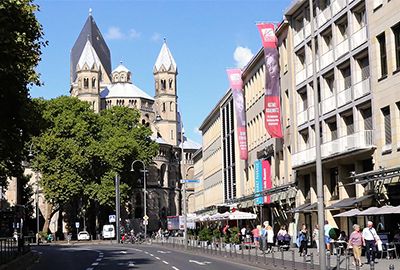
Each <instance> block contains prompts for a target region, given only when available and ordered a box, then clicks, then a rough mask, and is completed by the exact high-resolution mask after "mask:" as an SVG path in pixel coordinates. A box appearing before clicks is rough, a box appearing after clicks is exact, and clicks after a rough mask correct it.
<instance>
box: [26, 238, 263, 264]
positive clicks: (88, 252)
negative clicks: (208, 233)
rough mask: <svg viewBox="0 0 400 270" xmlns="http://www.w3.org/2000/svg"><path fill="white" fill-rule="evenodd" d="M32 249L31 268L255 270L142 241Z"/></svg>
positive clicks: (37, 247) (51, 246)
mask: <svg viewBox="0 0 400 270" xmlns="http://www.w3.org/2000/svg"><path fill="white" fill-rule="evenodd" d="M32 251H33V252H38V253H39V254H40V260H39V262H37V263H35V264H34V265H32V267H31V268H30V269H31V270H50V269H52V270H53V269H56V270H67V269H68V270H69V269H73V270H79V269H82V270H106V269H107V270H109V269H121V270H122V269H151V270H158V269H160V270H164V269H165V270H167V269H168V270H185V269H188V270H197V269H201V270H205V269H207V270H208V269H215V270H221V269H229V270H239V269H240V270H243V269H252V270H253V269H257V268H255V267H254V266H248V265H245V264H237V263H235V262H231V260H230V259H227V258H225V259H221V258H219V259H218V258H215V257H211V256H208V257H207V256H202V255H201V254H191V253H184V252H182V251H179V250H174V249H168V248H164V247H161V246H152V245H144V244H143V245H130V244H125V245H115V244H114V245H111V244H110V243H107V242H102V243H94V244H92V243H75V244H70V245H49V246H34V247H32Z"/></svg>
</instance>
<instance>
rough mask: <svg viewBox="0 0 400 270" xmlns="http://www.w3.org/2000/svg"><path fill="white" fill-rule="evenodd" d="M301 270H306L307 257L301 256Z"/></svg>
mask: <svg viewBox="0 0 400 270" xmlns="http://www.w3.org/2000/svg"><path fill="white" fill-rule="evenodd" d="M303 254H304V253H303ZM303 269H304V270H307V256H306V255H303Z"/></svg>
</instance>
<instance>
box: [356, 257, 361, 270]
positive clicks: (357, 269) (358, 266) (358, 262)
mask: <svg viewBox="0 0 400 270" xmlns="http://www.w3.org/2000/svg"><path fill="white" fill-rule="evenodd" d="M356 270H360V261H359V260H358V259H357V260H356Z"/></svg>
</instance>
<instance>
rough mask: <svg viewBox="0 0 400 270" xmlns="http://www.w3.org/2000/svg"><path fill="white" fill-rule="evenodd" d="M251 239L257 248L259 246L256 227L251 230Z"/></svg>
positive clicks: (258, 234) (258, 232)
mask: <svg viewBox="0 0 400 270" xmlns="http://www.w3.org/2000/svg"><path fill="white" fill-rule="evenodd" d="M252 232H253V237H254V245H256V246H259V245H260V231H259V230H258V228H257V227H255V228H254V229H253V231H252Z"/></svg>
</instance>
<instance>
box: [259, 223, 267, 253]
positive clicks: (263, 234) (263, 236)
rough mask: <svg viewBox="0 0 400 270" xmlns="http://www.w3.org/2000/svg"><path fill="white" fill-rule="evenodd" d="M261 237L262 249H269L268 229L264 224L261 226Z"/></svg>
mask: <svg viewBox="0 0 400 270" xmlns="http://www.w3.org/2000/svg"><path fill="white" fill-rule="evenodd" d="M260 237H261V246H260V248H261V249H262V250H266V249H267V229H266V228H265V225H264V224H263V225H262V228H261V235H260Z"/></svg>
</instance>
